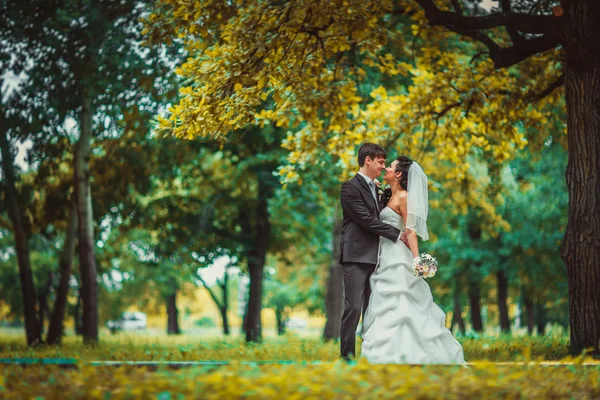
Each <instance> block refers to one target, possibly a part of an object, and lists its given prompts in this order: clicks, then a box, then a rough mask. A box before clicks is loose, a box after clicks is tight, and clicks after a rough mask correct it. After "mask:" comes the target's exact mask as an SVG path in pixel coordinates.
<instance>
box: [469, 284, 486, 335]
mask: <svg viewBox="0 0 600 400" xmlns="http://www.w3.org/2000/svg"><path fill="white" fill-rule="evenodd" d="M480 291H481V290H480V288H479V282H476V281H470V282H469V305H470V306H471V324H472V325H473V330H474V331H475V332H483V320H482V319H481V304H480V303H481V293H480Z"/></svg>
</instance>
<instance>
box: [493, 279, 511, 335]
mask: <svg viewBox="0 0 600 400" xmlns="http://www.w3.org/2000/svg"><path fill="white" fill-rule="evenodd" d="M496 283H497V287H498V312H499V314H500V329H501V330H502V332H503V333H510V318H509V317H508V279H507V278H506V274H505V273H504V270H503V269H500V270H498V271H496Z"/></svg>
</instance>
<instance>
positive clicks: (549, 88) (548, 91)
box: [531, 74, 565, 101]
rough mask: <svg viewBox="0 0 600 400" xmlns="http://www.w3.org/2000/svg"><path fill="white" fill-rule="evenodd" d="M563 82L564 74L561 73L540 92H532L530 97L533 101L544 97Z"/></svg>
mask: <svg viewBox="0 0 600 400" xmlns="http://www.w3.org/2000/svg"><path fill="white" fill-rule="evenodd" d="M564 84H565V74H561V75H560V76H559V77H558V78H556V80H555V81H554V82H552V83H551V84H550V85H549V86H548V87H547V88H546V89H544V90H543V91H542V92H540V93H537V94H533V95H532V96H531V97H532V99H533V100H534V101H537V100H542V99H543V98H544V97H546V96H548V95H550V94H551V93H552V92H554V91H555V90H556V89H558V88H559V87H561V86H563V85H564Z"/></svg>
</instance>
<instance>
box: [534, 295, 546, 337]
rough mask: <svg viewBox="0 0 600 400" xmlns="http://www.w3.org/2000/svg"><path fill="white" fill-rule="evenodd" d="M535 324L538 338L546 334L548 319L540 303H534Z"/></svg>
mask: <svg viewBox="0 0 600 400" xmlns="http://www.w3.org/2000/svg"><path fill="white" fill-rule="evenodd" d="M535 311H536V312H535V322H536V325H537V333H538V335H540V336H544V335H545V334H546V323H547V322H548V317H547V313H546V306H545V305H544V303H542V302H536V303H535Z"/></svg>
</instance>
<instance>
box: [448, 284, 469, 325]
mask: <svg viewBox="0 0 600 400" xmlns="http://www.w3.org/2000/svg"><path fill="white" fill-rule="evenodd" d="M455 282H456V283H455V286H454V295H453V302H454V307H453V309H452V324H451V325H450V330H451V331H452V329H453V328H454V324H458V329H459V330H460V332H461V333H462V334H463V335H464V334H465V333H466V331H467V329H466V327H465V320H464V319H463V317H462V309H461V306H460V284H459V281H458V279H457V280H456V281H455Z"/></svg>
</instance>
